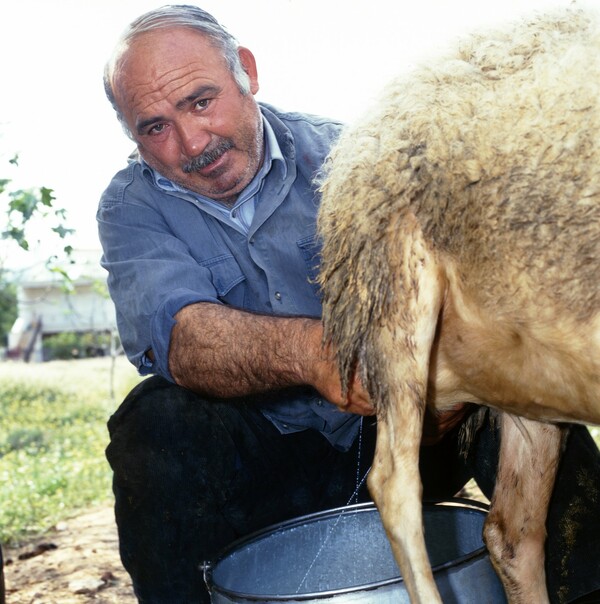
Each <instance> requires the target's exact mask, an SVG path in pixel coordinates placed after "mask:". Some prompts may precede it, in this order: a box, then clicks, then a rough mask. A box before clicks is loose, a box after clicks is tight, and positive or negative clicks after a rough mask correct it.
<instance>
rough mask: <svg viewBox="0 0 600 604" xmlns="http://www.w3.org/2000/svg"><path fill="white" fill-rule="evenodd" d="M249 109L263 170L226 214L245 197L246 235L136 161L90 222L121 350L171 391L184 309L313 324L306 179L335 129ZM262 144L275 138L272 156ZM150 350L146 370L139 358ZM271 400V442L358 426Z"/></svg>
mask: <svg viewBox="0 0 600 604" xmlns="http://www.w3.org/2000/svg"><path fill="white" fill-rule="evenodd" d="M260 108H261V112H262V115H263V118H264V120H266V122H267V123H268V128H267V127H266V128H265V132H266V155H265V158H266V160H267V161H266V162H265V165H266V166H267V167H266V169H265V171H264V172H265V173H261V174H259V175H257V177H258V178H257V179H254V180H253V181H252V183H250V185H249V186H248V188H247V189H246V191H245V192H242V194H241V195H240V197H239V199H238V202H237V203H236V206H237V205H238V204H239V202H240V201H241V200H246V199H247V197H246V195H245V193H246V192H248V189H251V194H250V197H251V198H252V199H253V201H254V207H253V208H252V212H251V214H252V215H251V222H250V224H249V227H248V225H244V224H240V223H239V222H238V221H237V220H236V219H235V218H236V217H235V216H232V215H231V214H230V210H229V209H227V211H224V207H223V206H220V205H219V204H216V203H215V202H211V201H210V200H206V199H201V198H199V197H198V195H196V194H194V193H192V192H190V191H186V190H182V189H180V188H179V187H175V186H172V183H169V181H166V180H162V181H161V178H160V175H157V174H156V173H155V172H154V171H153V170H152V169H150V168H149V167H148V166H147V165H146V164H145V163H144V162H143V161H141V160H140V159H139V158H138V157H137V156H134V157H132V158H130V162H129V164H128V166H127V167H126V168H125V169H124V170H122V171H120V172H119V173H117V174H116V176H115V177H114V178H113V180H112V181H111V183H110V185H109V186H108V188H107V189H106V191H105V192H104V194H103V195H102V198H101V200H100V205H99V208H98V213H97V220H98V228H99V234H100V241H101V243H102V247H103V252H104V253H103V256H102V265H103V266H104V267H105V268H106V269H107V271H108V287H109V291H110V294H111V297H112V299H113V301H114V303H115V306H116V311H117V323H118V328H119V333H120V336H121V341H122V344H123V347H124V349H125V352H126V354H127V356H128V358H129V360H130V361H131V362H132V363H133V364H134V365H135V366H136V367H137V369H138V371H139V372H140V373H141V374H142V375H147V374H150V373H156V374H159V375H162V376H163V377H165V378H167V379H169V380H170V381H174V380H173V378H172V376H171V374H170V372H169V367H168V356H169V342H170V337H171V329H172V328H173V326H174V324H175V319H174V316H175V315H176V314H177V312H178V311H179V310H181V309H182V308H183V307H184V306H187V305H189V304H194V303H197V302H212V303H215V304H226V305H230V306H233V307H236V308H240V309H245V310H248V311H253V312H259V313H262V314H270V315H286V316H290V315H291V316H309V317H315V318H318V317H320V315H321V302H320V299H319V295H318V288H317V285H316V284H315V277H316V274H317V270H318V263H319V249H320V248H319V243H318V241H317V238H316V232H315V227H316V215H317V210H318V204H319V195H318V191H317V185H316V184H315V176H316V175H317V174H318V172H319V170H320V168H321V166H322V164H323V162H324V160H325V157H326V156H327V154H328V152H329V150H330V148H331V145H332V143H333V142H334V141H335V140H336V139H337V137H338V135H339V133H340V130H341V127H342V126H341V124H340V123H338V122H334V121H331V120H327V119H323V118H318V117H315V116H309V115H306V114H300V113H283V112H280V111H278V110H276V109H275V108H274V107H271V106H269V105H266V104H262V103H261V105H260ZM269 128H270V132H269ZM269 136H274V137H275V139H276V142H277V145H275V148H273V145H271V146H269V143H268V140H269ZM247 203H252V201H250V202H247ZM234 209H235V208H234ZM150 349H152V351H153V353H154V359H155V360H154V362H151V361H150V360H149V358H148V357H147V356H146V353H147V351H148V350H150ZM272 398H273V400H272V402H270V403H269V402H267V401H268V397H267V398H266V399H265V403H264V405H263V406H261V411H262V413H263V414H264V415H265V416H266V417H267V418H269V419H270V420H271V421H272V422H273V423H274V425H275V426H276V427H277V428H278V429H279V430H280V431H281V432H282V433H285V432H294V431H299V430H305V429H308V428H312V429H316V430H318V431H320V432H321V433H322V434H323V435H324V436H325V437H326V438H327V439H328V440H329V441H330V442H331V443H332V444H333V445H334V446H336V447H337V448H341V449H347V448H348V447H349V446H350V445H351V443H352V442H353V440H354V438H355V436H356V434H357V433H358V422H359V417H358V416H354V415H350V414H346V413H342V412H340V411H339V410H338V409H337V407H335V406H334V405H332V404H331V403H329V402H328V401H326V400H325V399H323V398H322V397H321V396H320V395H319V394H318V393H317V392H316V391H315V390H314V389H312V388H309V387H303V388H292V389H286V390H284V391H277V392H276V393H273V397H272Z"/></svg>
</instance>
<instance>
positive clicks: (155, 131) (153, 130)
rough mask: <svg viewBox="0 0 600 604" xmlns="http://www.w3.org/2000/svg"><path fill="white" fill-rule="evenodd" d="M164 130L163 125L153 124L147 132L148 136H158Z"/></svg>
mask: <svg viewBox="0 0 600 604" xmlns="http://www.w3.org/2000/svg"><path fill="white" fill-rule="evenodd" d="M164 129H165V125H164V124H155V125H154V126H152V128H150V130H148V134H160V133H161V132H163V131H164Z"/></svg>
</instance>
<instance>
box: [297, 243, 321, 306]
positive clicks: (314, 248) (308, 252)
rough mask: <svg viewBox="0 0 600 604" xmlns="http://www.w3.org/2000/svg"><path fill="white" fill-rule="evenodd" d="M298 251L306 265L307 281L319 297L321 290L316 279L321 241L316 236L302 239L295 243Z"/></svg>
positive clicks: (319, 262) (319, 261) (319, 264)
mask: <svg viewBox="0 0 600 604" xmlns="http://www.w3.org/2000/svg"><path fill="white" fill-rule="evenodd" d="M296 245H297V246H298V248H299V249H300V254H301V255H302V258H303V259H304V262H305V263H306V269H307V274H308V281H309V283H310V284H311V285H312V287H313V289H314V291H315V293H316V294H317V295H318V296H319V298H320V297H321V290H320V287H319V284H318V282H317V279H318V277H319V268H320V266H321V247H322V245H321V241H320V240H319V238H318V237H317V236H316V235H310V236H308V237H303V238H302V239H299V240H298V241H297V242H296Z"/></svg>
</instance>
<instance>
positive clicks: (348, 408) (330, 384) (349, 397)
mask: <svg viewBox="0 0 600 604" xmlns="http://www.w3.org/2000/svg"><path fill="white" fill-rule="evenodd" d="M310 341H311V345H310V347H311V348H312V350H313V351H315V353H316V354H317V357H316V358H317V362H315V363H313V377H312V380H311V384H312V386H313V387H314V388H315V389H316V390H318V391H319V392H320V393H321V394H322V395H323V397H324V398H326V399H327V400H328V401H329V402H330V403H333V404H334V405H336V406H337V407H338V408H339V409H340V410H341V411H345V412H347V413H357V414H358V415H375V407H373V404H372V403H371V399H370V397H369V394H368V393H367V391H366V390H365V388H364V387H363V385H362V383H361V381H360V379H359V377H358V375H357V374H356V373H355V374H354V376H353V377H352V380H351V382H350V383H349V384H348V392H346V394H344V393H343V392H342V382H341V379H340V374H339V370H338V365H337V362H336V359H335V355H334V354H333V351H332V350H331V348H330V347H323V345H322V342H323V330H322V326H321V324H320V323H319V324H315V325H314V330H313V334H312V338H311V339H310ZM313 354H314V353H313Z"/></svg>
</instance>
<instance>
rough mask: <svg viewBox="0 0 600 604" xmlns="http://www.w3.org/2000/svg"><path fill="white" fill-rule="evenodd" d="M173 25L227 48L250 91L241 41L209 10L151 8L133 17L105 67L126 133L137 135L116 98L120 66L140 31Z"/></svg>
mask: <svg viewBox="0 0 600 604" xmlns="http://www.w3.org/2000/svg"><path fill="white" fill-rule="evenodd" d="M169 27H187V28H189V29H194V30H197V31H199V32H200V33H202V34H204V35H205V36H206V37H207V38H208V39H209V40H210V41H211V42H212V44H213V45H214V46H215V47H216V48H218V49H220V50H222V51H223V58H224V59H225V62H226V64H227V67H228V68H229V70H230V71H231V74H232V76H233V78H234V80H235V82H236V84H237V86H238V88H239V90H240V92H241V93H242V94H244V95H245V94H248V93H249V92H250V80H249V78H248V74H247V73H246V72H245V71H244V68H243V66H242V63H241V61H240V56H239V54H238V48H239V44H238V41H237V40H236V39H235V38H234V37H233V36H232V35H231V34H230V33H229V32H228V31H227V30H226V29H225V28H224V27H223V26H222V25H221V24H220V23H219V22H218V21H217V20H216V19H215V18H214V17H213V16H212V15H211V14H209V13H207V12H206V11H204V10H202V9H201V8H198V7H197V6H191V5H187V4H174V5H170V6H163V7H161V8H157V9H154V10H151V11H149V12H147V13H145V14H143V15H141V16H140V17H138V18H137V19H136V20H135V21H133V22H132V23H131V24H130V25H129V27H128V28H127V29H126V30H125V31H124V32H123V33H122V34H121V37H120V38H119V40H118V42H117V46H116V48H115V50H114V52H113V55H112V57H111V58H110V59H109V61H108V62H107V63H106V66H105V68H104V91H105V92H106V96H107V97H108V100H109V101H110V104H111V105H112V106H113V109H114V110H115V112H116V114H117V118H118V119H119V122H120V123H121V126H122V127H123V129H124V130H125V133H126V134H127V136H129V137H130V138H133V136H132V133H131V131H130V130H129V127H128V126H127V123H126V121H125V118H124V116H123V113H122V111H121V109H120V108H119V106H118V105H117V101H116V99H115V92H114V89H113V78H114V74H115V70H116V67H117V65H118V63H119V61H120V59H121V57H122V56H123V55H124V54H125V52H126V51H127V49H128V48H129V46H130V44H131V43H132V41H133V40H134V39H135V38H136V37H137V36H139V35H141V34H144V33H147V32H150V31H154V30H156V29H166V28H169Z"/></svg>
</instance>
